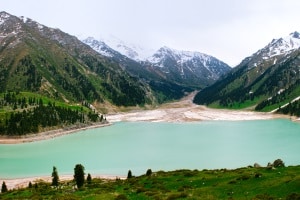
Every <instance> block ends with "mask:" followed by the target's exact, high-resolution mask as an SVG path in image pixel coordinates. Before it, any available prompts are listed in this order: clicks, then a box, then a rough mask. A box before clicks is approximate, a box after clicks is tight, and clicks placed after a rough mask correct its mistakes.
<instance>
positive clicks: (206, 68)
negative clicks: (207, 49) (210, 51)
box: [147, 46, 230, 81]
mask: <svg viewBox="0 0 300 200" xmlns="http://www.w3.org/2000/svg"><path fill="white" fill-rule="evenodd" d="M147 61H148V62H149V63H151V64H152V65H153V66H154V67H159V68H161V70H162V71H163V72H164V73H166V74H171V73H174V74H180V76H181V78H183V79H186V78H187V77H192V76H195V77H194V78H198V79H201V78H202V79H203V78H204V77H205V78H207V79H209V80H213V81H215V80H217V79H218V78H219V77H220V76H221V75H222V74H225V73H226V72H228V71H229V70H230V67H229V66H228V65H227V64H225V63H223V62H221V61H220V60H218V59H216V58H214V57H212V56H209V55H206V54H203V53H200V52H194V51H180V50H175V49H171V48H169V47H166V46H164V47H162V48H160V49H159V50H158V51H157V52H156V53H155V54H153V56H151V57H149V58H148V59H147Z"/></svg>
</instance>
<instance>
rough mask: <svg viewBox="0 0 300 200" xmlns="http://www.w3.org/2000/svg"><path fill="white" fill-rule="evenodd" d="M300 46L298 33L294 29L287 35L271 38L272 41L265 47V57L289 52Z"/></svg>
mask: <svg viewBox="0 0 300 200" xmlns="http://www.w3.org/2000/svg"><path fill="white" fill-rule="evenodd" d="M299 47H300V34H299V33H298V32H297V31H296V32H293V33H290V34H289V35H288V36H286V37H283V38H279V39H273V40H272V42H271V43H270V44H269V45H268V46H267V47H266V48H267V50H268V53H267V55H266V56H267V57H269V58H271V57H274V56H278V55H282V54H286V53H289V52H291V51H293V50H295V49H298V48H299Z"/></svg>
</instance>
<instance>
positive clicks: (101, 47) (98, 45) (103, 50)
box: [82, 37, 114, 57]
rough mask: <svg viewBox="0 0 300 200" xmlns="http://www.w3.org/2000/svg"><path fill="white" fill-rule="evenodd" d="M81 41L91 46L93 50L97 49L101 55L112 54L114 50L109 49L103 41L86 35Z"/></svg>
mask: <svg viewBox="0 0 300 200" xmlns="http://www.w3.org/2000/svg"><path fill="white" fill-rule="evenodd" d="M82 42H83V43H85V44H87V45H89V46H90V47H92V48H93V49H94V50H95V51H97V52H98V53H100V54H101V55H104V56H106V57H113V56H114V54H113V53H112V52H113V51H114V50H113V49H111V48H110V47H109V46H107V44H105V42H103V41H100V40H96V39H95V38H93V37H88V38H86V39H84V40H82Z"/></svg>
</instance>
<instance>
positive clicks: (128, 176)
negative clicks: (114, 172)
mask: <svg viewBox="0 0 300 200" xmlns="http://www.w3.org/2000/svg"><path fill="white" fill-rule="evenodd" d="M128 178H132V172H131V170H129V171H128V174H127V179H128Z"/></svg>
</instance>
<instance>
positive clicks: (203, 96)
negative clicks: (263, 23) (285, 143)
mask: <svg viewBox="0 0 300 200" xmlns="http://www.w3.org/2000/svg"><path fill="white" fill-rule="evenodd" d="M299 47H300V37H299V33H298V32H294V33H291V34H290V35H289V36H287V37H284V38H280V39H276V40H272V42H271V43H269V44H268V45H267V46H266V47H264V48H263V49H261V50H259V51H257V52H256V53H254V54H253V55H252V56H250V57H247V58H246V59H244V60H243V61H242V62H241V64H240V65H238V66H237V67H236V68H234V69H233V70H232V71H231V72H230V73H229V74H227V75H226V76H225V77H223V78H222V79H221V80H219V81H218V82H216V83H215V84H213V85H211V86H209V87H207V88H205V89H204V90H202V91H200V92H199V93H198V94H197V95H196V96H195V99H194V102H195V103H197V104H207V105H214V106H221V107H233V108H244V107H248V106H253V105H257V104H259V105H258V106H257V107H256V109H257V110H272V109H275V108H277V107H279V106H281V105H283V104H284V103H286V102H289V101H291V100H292V99H294V98H296V97H297V96H300V92H299V91H300V87H299V83H300V70H299V69H300V68H299V66H300V50H299ZM262 102H264V103H263V104H264V105H262V104H260V103H262Z"/></svg>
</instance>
